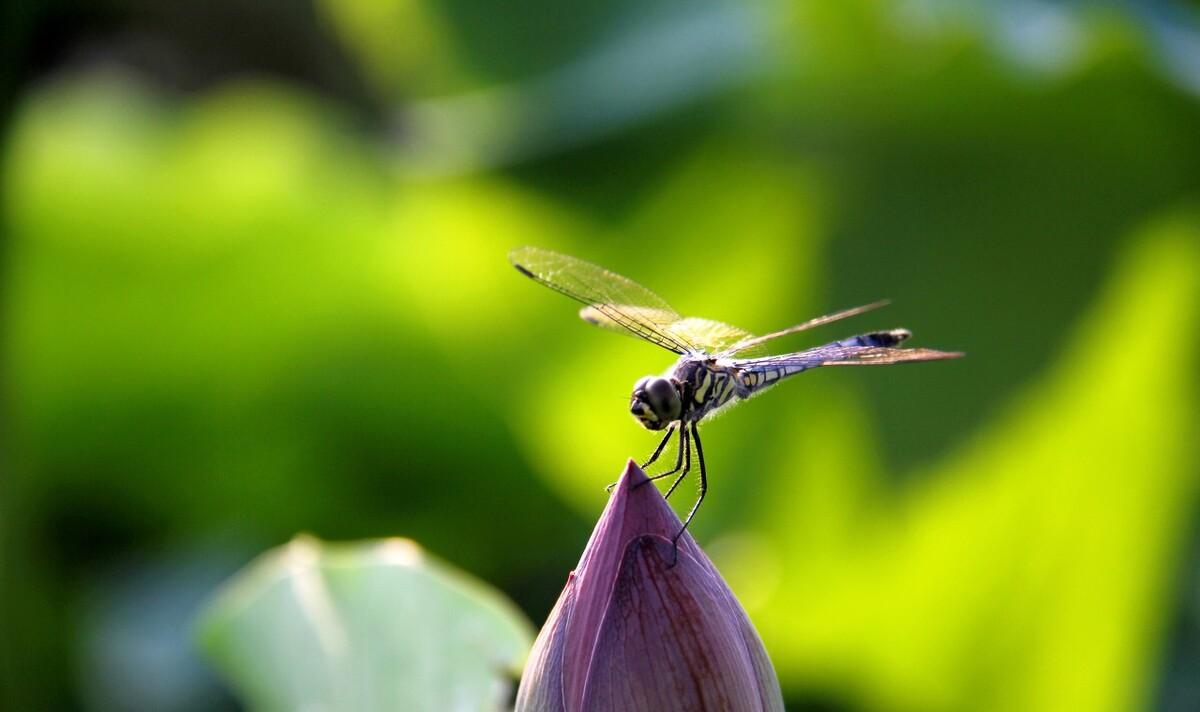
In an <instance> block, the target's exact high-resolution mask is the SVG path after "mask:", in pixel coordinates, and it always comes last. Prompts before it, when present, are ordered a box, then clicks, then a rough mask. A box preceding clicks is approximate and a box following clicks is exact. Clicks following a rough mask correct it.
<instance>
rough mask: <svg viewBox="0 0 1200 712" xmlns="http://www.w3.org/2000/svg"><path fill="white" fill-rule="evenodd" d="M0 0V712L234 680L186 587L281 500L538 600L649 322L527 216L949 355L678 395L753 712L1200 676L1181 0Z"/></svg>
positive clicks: (207, 575) (944, 704) (776, 305)
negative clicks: (605, 307)
mask: <svg viewBox="0 0 1200 712" xmlns="http://www.w3.org/2000/svg"><path fill="white" fill-rule="evenodd" d="M4 12H5V13H7V14H6V15H5V20H4V23H3V25H4V30H3V38H4V42H3V46H4V52H5V54H4V61H5V75H4V85H3V87H2V90H3V92H4V94H3V96H4V98H5V99H7V100H8V101H7V102H6V103H4V104H0V107H5V108H4V113H3V121H4V124H3V157H2V171H3V173H2V180H3V225H4V233H3V247H4V252H3V264H2V269H3V282H2V285H3V286H2V293H0V294H2V298H3V311H4V313H3V319H2V321H0V324H2V327H0V328H2V329H3V361H2V367H3V369H4V373H3V378H2V379H0V383H2V384H3V389H4V411H3V423H2V424H0V433H2V435H3V445H4V450H3V463H2V464H3V470H4V472H3V476H2V479H0V585H2V588H0V604H2V605H0V631H2V633H0V663H2V667H0V708H3V709H13V710H75V709H84V710H110V709H112V710H117V709H120V710H127V709H153V710H200V709H235V708H236V703H235V702H234V701H233V700H232V699H231V698H230V697H229V696H228V694H227V693H225V692H223V691H222V688H221V686H220V684H219V683H218V682H217V681H216V680H215V679H214V678H213V677H212V675H211V673H210V672H208V671H207V669H206V668H205V667H204V666H203V664H202V663H200V662H199V660H198V659H197V656H196V654H195V653H194V651H193V648H192V643H191V641H190V628H189V627H190V625H191V621H192V618H193V616H194V614H195V612H196V610H197V609H198V607H199V605H200V604H201V602H202V601H203V600H204V599H205V598H206V597H207V596H208V595H209V594H210V593H211V592H212V591H213V590H214V589H215V588H216V586H217V585H218V584H219V582H220V581H222V580H223V579H225V578H226V577H228V576H229V575H231V574H232V573H233V572H234V571H236V570H237V569H238V568H239V567H240V566H241V565H242V564H244V563H245V562H246V561H248V560H250V559H251V557H252V556H253V555H255V554H256V553H258V552H261V551H263V550H265V549H267V548H269V547H272V546H275V545H277V544H280V543H282V542H285V541H287V540H288V539H290V538H291V537H292V536H293V535H295V534H296V533H297V532H311V533H313V534H315V535H317V536H320V537H321V538H323V539H332V540H339V539H355V538H369V537H383V536H405V537H410V538H412V539H414V540H415V541H417V542H420V544H421V545H422V546H424V547H425V548H427V549H428V550H429V551H431V552H433V553H434V554H436V555H437V556H439V557H441V558H442V559H445V560H447V561H450V562H453V563H454V564H456V565H457V566H459V567H461V568H463V569H465V570H467V571H469V572H471V573H473V574H475V575H476V576H478V577H480V578H482V579H484V580H486V581H488V582H490V583H491V584H493V585H494V586H495V587H497V588H498V589H500V590H502V591H503V592H505V593H506V594H507V595H509V596H510V597H512V599H513V600H514V601H515V602H516V603H517V604H518V605H519V606H520V607H521V608H523V609H524V611H525V612H526V613H527V614H528V615H529V617H530V618H531V619H532V620H534V621H535V622H540V621H541V620H542V619H543V618H544V616H545V615H546V613H547V612H548V611H549V609H550V606H551V605H552V603H553V601H554V599H555V597H556V596H557V594H558V591H559V589H560V587H561V585H562V583H563V581H564V580H565V576H566V572H567V571H568V570H569V569H570V568H571V566H572V565H573V564H574V562H575V560H576V558H577V556H578V554H579V552H580V551H581V550H582V547H583V544H584V541H585V539H586V536H587V534H588V532H589V530H590V528H591V526H592V524H593V521H594V518H595V517H596V516H597V514H598V513H599V511H600V509H601V507H602V506H603V503H604V501H605V493H604V490H603V485H604V484H606V483H607V482H610V481H611V480H612V479H614V478H615V476H616V475H617V474H618V473H619V472H620V470H621V468H622V466H623V464H624V462H625V459H626V458H627V457H629V456H639V457H640V456H644V454H645V453H647V452H648V451H649V450H650V449H651V448H652V447H653V445H654V444H655V442H656V440H655V438H654V437H653V436H652V435H651V434H648V433H646V432H645V431H642V430H641V429H639V428H638V427H637V426H636V425H635V424H634V423H633V422H632V421H631V419H630V417H629V416H628V414H627V413H626V406H627V401H628V390H629V387H630V386H631V385H632V383H633V381H634V380H635V379H636V378H637V377H639V376H641V375H643V374H645V373H656V372H660V371H662V370H663V369H665V368H666V367H667V366H668V365H669V363H670V355H669V354H666V353H662V352H659V351H657V350H656V349H654V348H653V347H650V346H646V345H644V344H640V343H638V342H636V341H634V340H632V339H622V338H619V337H617V336H614V335H612V334H609V333H606V332H603V331H601V330H598V329H593V328H590V327H588V326H586V325H585V324H583V323H581V322H579V321H578V320H577V319H576V318H575V316H574V312H575V310H574V309H573V307H572V305H571V303H569V302H567V301H566V300H564V299H562V298H560V297H558V296H556V295H554V294H552V293H551V292H549V291H547V290H543V289H540V288H538V287H536V286H535V285H533V284H531V283H530V282H529V281H528V280H524V279H522V278H521V277H520V276H519V275H518V274H517V273H516V272H514V271H513V270H512V269H511V267H510V266H509V265H508V262H507V260H506V257H505V255H506V253H507V251H508V250H509V249H510V248H512V247H515V246H518V245H523V244H535V245H540V246H545V247H551V248H555V249H560V250H562V251H565V252H568V253H571V254H575V255H579V256H581V257H584V258H587V259H591V260H593V261H596V262H599V263H601V264H604V265H606V266H609V267H611V268H613V269H615V270H617V271H619V272H621V273H623V274H627V275H629V276H631V277H633V278H635V279H637V280H639V281H641V282H643V283H645V284H646V285H647V286H649V287H651V288H652V289H654V290H655V291H657V292H659V293H661V294H662V295H663V296H665V297H666V298H668V299H669V300H670V301H671V302H672V303H673V304H674V305H675V306H676V307H677V308H678V309H679V310H680V311H682V312H684V313H686V314H690V315H698V316H706V317H711V318H715V319H720V320H724V321H729V322H731V323H734V324H737V325H739V326H742V327H744V328H747V329H749V330H752V331H759V332H761V331H766V330H770V329H774V328H779V327H783V326H786V325H788V324H791V323H795V322H797V321H801V320H803V319H806V318H808V317H810V316H813V315H815V314H818V313H822V312H824V311H831V310H834V309H837V308H843V307H847V306H851V305H855V304H860V303H865V302H869V301H874V300H876V299H879V298H882V297H888V298H891V299H892V300H893V306H891V307H889V308H888V309H886V310H884V311H880V312H876V313H874V314H871V315H869V316H864V317H860V318H858V319H856V320H855V321H854V322H853V323H851V324H848V325H845V326H838V327H827V328H825V329H824V330H823V331H822V332H821V333H820V334H815V335H810V336H808V337H807V340H805V339H801V338H797V339H796V340H795V341H794V342H789V344H792V345H795V346H800V345H804V344H811V343H815V341H814V340H817V339H825V340H831V339H834V338H840V337H843V336H846V335H849V333H850V331H861V330H867V329H871V328H887V327H895V326H906V327H909V328H911V329H912V330H913V331H914V332H915V334H916V337H915V341H916V343H917V344H919V345H922V346H931V347H935V348H945V349H960V350H963V351H966V352H967V353H968V357H967V358H966V359H962V360H959V361H955V362H951V363H939V364H924V365H918V366H909V367H904V368H895V369H828V370H825V371H818V372H815V373H812V374H808V375H805V376H803V377H802V378H800V379H796V381H794V382H791V383H788V384H787V385H786V386H783V387H781V388H779V389H777V390H776V391H774V392H772V393H771V394H769V395H767V396H764V397H763V398H761V399H758V400H756V401H755V402H754V403H753V404H751V405H749V406H746V407H743V408H739V409H737V410H735V411H734V412H733V413H731V414H730V415H729V416H727V417H722V418H720V419H718V420H717V421H715V422H713V423H712V424H710V425H708V427H706V428H705V430H704V438H705V439H704V445H705V453H706V455H707V456H708V465H709V471H710V474H711V477H710V479H711V490H710V498H709V499H708V500H707V502H706V504H705V507H704V509H703V510H702V512H701V515H700V517H699V518H698V519H697V521H696V523H695V525H694V532H695V534H696V536H697V537H698V539H699V541H700V542H701V543H702V545H704V546H705V547H706V549H707V550H708V551H709V553H710V554H711V555H712V557H713V558H714V559H715V560H716V562H717V563H718V565H719V566H721V567H722V570H723V571H724V572H725V574H726V576H727V578H728V579H729V581H730V584H731V585H732V587H733V589H734V590H735V591H736V592H737V593H738V594H739V596H740V597H741V598H742V600H743V603H744V604H745V606H746V608H747V609H748V611H749V613H750V614H751V616H752V617H753V618H754V620H755V622H756V625H757V626H758V628H759V631H760V633H761V634H762V636H763V638H764V640H765V641H766V644H767V647H768V649H769V650H770V651H771V654H772V657H773V659H774V661H775V664H776V666H777V668H778V671H779V676H780V679H781V682H782V684H783V687H784V693H785V697H786V698H787V700H788V702H789V709H796V710H804V709H815V710H881V711H897V712H907V711H909V710H912V711H916V710H931V711H940V710H946V711H950V710H1030V711H1034V710H1047V711H1056V712H1057V711H1061V710H1171V711H1174V710H1194V709H1197V708H1198V707H1200V575H1198V574H1200V547H1198V546H1197V544H1198V543H1200V538H1198V531H1197V522H1198V521H1200V519H1198V517H1197V515H1198V514H1200V507H1198V503H1200V500H1198V499H1197V494H1198V492H1197V485H1198V484H1200V466H1197V464H1196V456H1197V454H1200V453H1197V442H1198V441H1200V425H1198V423H1200V412H1198V411H1200V406H1198V405H1197V404H1198V402H1200V388H1198V384H1197V374H1198V373H1200V369H1198V368H1197V367H1198V366H1200V359H1198V357H1197V348H1196V347H1197V345H1198V339H1197V333H1198V330H1200V202H1198V199H1200V50H1197V49H1196V48H1197V47H1200V30H1198V28H1200V22H1197V21H1196V12H1197V11H1196V7H1195V5H1194V4H1192V5H1188V4H1178V5H1177V4H1172V3H1143V4H1140V5H1132V6H1130V7H1129V8H1125V7H1123V6H1121V5H1118V4H1109V3H1095V4H1092V3H1067V4H1057V3H1053V4H1052V3H1043V2H1028V1H1022V2H1017V3H1011V4H999V3H996V4H993V3H986V2H963V3H949V2H939V1H938V0H895V1H889V2H885V1H882V0H880V1H878V2H869V1H867V0H853V1H851V2H844V3H823V2H807V1H804V0H797V1H794V2H750V3H740V2H731V1H720V2H717V1H715V0H706V2H702V3H696V2H682V1H679V0H654V2H650V3H633V2H617V3H604V2H598V1H597V0H584V1H583V2H576V3H569V4H561V3H551V2H547V1H546V0H518V2H515V3H505V4H504V5H503V6H502V7H501V6H496V5H493V4H489V3H482V2H476V1H475V0H348V1H346V2H334V1H333V0H322V1H319V2H316V3H314V4H304V3H284V2H269V3H238V2H233V0H225V1H224V2H220V3H217V4H212V3H199V2H192V1H191V0H187V1H185V2H180V3H174V4H171V5H170V6H169V7H166V8H164V7H159V6H158V5H155V4H152V3H148V2H140V1H139V0H110V1H109V2H104V3H98V4H94V5H93V4H88V3H75V2H67V1H66V0H60V1H58V2H50V3H27V4H26V3H19V2H18V3H14V4H12V5H10V6H7V7H6V9H5V11H4ZM1189 43H1190V44H1189ZM683 493H684V495H685V496H683V497H680V498H679V501H678V502H677V506H679V507H680V508H682V507H684V506H686V505H687V504H688V503H689V502H686V501H685V500H687V494H688V491H687V488H685V489H684V490H683Z"/></svg>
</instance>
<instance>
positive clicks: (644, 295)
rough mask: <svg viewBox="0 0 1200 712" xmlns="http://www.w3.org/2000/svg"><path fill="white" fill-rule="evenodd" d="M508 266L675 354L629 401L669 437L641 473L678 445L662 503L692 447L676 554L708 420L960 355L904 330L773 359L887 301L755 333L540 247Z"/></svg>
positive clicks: (587, 317) (586, 315)
mask: <svg viewBox="0 0 1200 712" xmlns="http://www.w3.org/2000/svg"><path fill="white" fill-rule="evenodd" d="M509 260H510V261H511V262H512V264H513V266H514V267H516V268H517V271H519V272H520V273H521V274H523V275H525V276H526V277H529V278H530V279H532V280H534V281H535V282H538V283H539V284H543V285H545V286H547V287H549V288H550V289H553V290H554V291H556V292H558V293H560V294H563V295H566V296H567V297H570V298H571V299H574V300H575V301H577V302H580V303H581V304H583V307H582V308H581V309H580V311H579V315H580V317H582V318H583V320H584V321H587V322H590V323H592V324H595V325H597V326H600V327H603V328H606V329H610V330H614V331H618V332H622V333H626V334H629V335H632V336H636V337H637V338H639V339H642V340H644V341H648V342H650V343H652V344H654V345H656V346H659V347H661V348H663V349H666V350H667V351H670V352H671V353H673V354H676V355H677V356H678V359H677V360H676V361H675V363H674V365H672V366H671V367H670V368H669V369H668V370H667V371H666V373H664V374H663V375H661V376H644V377H642V378H640V379H638V380H637V382H636V383H635V384H634V386H633V394H632V396H631V397H630V401H629V412H630V413H631V414H632V415H633V417H634V418H635V419H636V420H637V422H638V423H640V424H641V425H642V426H643V427H644V428H646V429H647V430H652V431H662V430H665V431H666V434H665V435H664V436H663V438H662V440H661V441H660V442H659V444H658V447H656V448H655V449H654V452H653V453H652V454H651V455H650V458H649V459H648V460H646V462H645V463H643V464H642V468H643V469H645V468H647V467H649V466H650V465H652V464H654V462H656V461H657V460H658V458H659V456H660V455H662V453H663V450H664V449H665V448H666V446H667V444H668V443H669V442H670V441H671V438H672V437H673V436H676V435H677V437H678V439H679V447H678V454H677V455H676V459H675V466H674V467H673V468H672V469H671V470H668V471H667V472H663V473H661V474H657V475H654V476H653V477H650V478H649V479H650V480H651V481H653V480H659V479H663V478H666V477H670V476H672V475H674V476H675V480H674V481H673V482H672V483H671V486H670V487H669V488H668V489H667V492H666V495H664V496H665V497H670V496H671V494H672V493H673V492H674V491H675V488H676V487H678V486H679V483H680V482H682V481H683V480H684V478H685V477H687V475H688V474H689V473H690V472H691V467H692V459H693V458H692V448H693V446H694V447H695V460H696V462H697V464H698V465H699V479H700V484H699V495H698V496H697V498H696V502H695V504H693V505H692V508H691V510H690V511H689V512H688V515H687V518H686V519H684V521H683V526H682V527H681V528H680V530H679V532H678V533H677V534H676V535H675V539H674V542H673V543H674V544H675V545H676V552H678V548H677V547H678V543H679V538H680V537H681V536H683V533H684V532H685V531H687V528H688V525H690V524H691V523H692V519H693V518H694V517H695V516H696V512H697V511H698V510H699V509H700V504H701V503H702V502H703V501H704V497H705V495H706V494H708V471H707V468H706V467H705V464H704V448H703V446H702V445H701V443H700V430H699V428H698V426H699V424H700V422H701V421H703V420H706V419H708V418H712V417H713V416H714V415H716V414H718V413H720V412H721V411H723V410H725V409H726V408H728V407H730V406H732V405H734V404H736V403H739V402H741V401H744V400H748V399H750V398H752V397H754V396H757V395H759V394H761V393H763V392H764V391H766V390H768V389H771V388H773V387H774V386H776V385H778V384H779V383H780V382H781V381H783V380H784V379H786V378H788V377H790V376H794V375H796V374H798V373H802V372H804V371H808V370H810V369H813V368H817V367H820V366H884V365H890V364H896V363H912V362H918V361H940V360H943V359H951V358H958V357H960V356H962V355H963V354H962V353H961V352H958V351H936V350H933V349H923V348H897V347H898V346H899V345H900V343H901V342H903V341H905V340H907V339H908V338H909V337H910V336H912V333H911V332H910V331H908V330H907V329H888V330H885V331H871V332H867V333H864V334H859V335H857V336H852V337H850V338H848V339H842V340H840V341H834V342H831V343H828V344H825V345H823V346H816V347H814V348H810V349H806V350H804V351H797V352H794V353H785V354H779V355H767V354H766V345H767V344H768V342H770V341H773V340H774V339H778V338H780V337H782V336H788V335H790V334H795V333H798V332H801V331H805V330H807V329H811V328H813V327H817V326H821V325H824V324H829V323H831V322H835V321H840V320H842V319H846V318H848V317H852V316H857V315H859V314H863V313H865V312H868V311H871V310H873V309H877V308H879V307H882V306H885V305H886V304H888V301H887V300H882V301H878V302H874V303H871V304H865V305H863V306H858V307H853V308H850V309H844V310H842V311H839V312H834V313H832V314H826V315H824V316H819V317H816V318H814V319H809V320H808V321H805V322H801V323H799V324H796V325H794V326H789V327H788V328H786V329H781V330H779V331H773V332H771V333H769V334H764V335H762V336H754V335H753V334H750V333H749V332H746V331H744V330H742V329H739V328H738V327H736V326H731V325H729V324H724V323H721V322H719V321H713V320H711V319H702V318H698V317H687V318H685V317H682V316H680V315H679V313H678V312H677V311H675V310H674V309H672V308H671V306H670V305H669V304H667V302H666V301H664V300H663V298H662V297H660V296H658V295H657V294H655V293H654V292H652V291H650V290H649V289H647V288H645V287H643V286H642V285H640V284H638V283H637V282H634V281H633V280H631V279H629V278H627V277H623V276H621V275H619V274H617V273H615V272H610V271H609V270H606V269H604V268H603V267H600V266H598V265H595V264H592V263H591V262H587V261H585V260H581V259H579V258H576V257H571V256H570V255H564V254H561V253H558V252H553V251H551V250H546V249H542V248H538V247H519V248H516V249H514V250H512V251H511V252H510V253H509ZM610 489H611V485H610Z"/></svg>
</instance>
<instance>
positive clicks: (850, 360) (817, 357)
mask: <svg viewBox="0 0 1200 712" xmlns="http://www.w3.org/2000/svg"><path fill="white" fill-rule="evenodd" d="M962 355H963V354H962V353H961V352H959V351H936V350H934V349H896V348H890V347H887V346H843V345H840V344H829V345H827V346H817V347H816V348H812V349H808V350H807V351H799V352H797V353H793V354H782V355H779V356H767V357H764V358H749V359H733V360H732V361H730V363H731V364H732V365H733V366H736V367H737V368H741V369H747V370H760V369H779V368H782V369H787V370H791V369H798V370H804V369H809V368H816V367H817V366H885V365H889V364H893V363H911V362H916V361H941V360H943V359H948V358H958V357H960V356H962Z"/></svg>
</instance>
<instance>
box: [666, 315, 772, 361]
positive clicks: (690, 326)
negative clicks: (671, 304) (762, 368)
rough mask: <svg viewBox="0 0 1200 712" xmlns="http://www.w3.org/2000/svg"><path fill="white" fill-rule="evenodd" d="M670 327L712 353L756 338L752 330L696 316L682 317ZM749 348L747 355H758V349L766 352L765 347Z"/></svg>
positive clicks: (672, 331)
mask: <svg viewBox="0 0 1200 712" xmlns="http://www.w3.org/2000/svg"><path fill="white" fill-rule="evenodd" d="M670 329H671V333H673V334H676V335H678V336H679V337H681V338H682V339H684V340H685V341H687V342H688V343H690V344H692V345H694V346H696V347H698V348H700V349H702V350H704V351H705V352H707V353H710V354H716V353H720V352H722V351H724V350H726V349H728V348H729V347H731V346H733V345H734V344H737V343H739V342H743V341H747V340H749V339H752V338H754V337H753V335H752V334H750V332H748V331H746V330H744V329H739V328H738V327H736V326H733V325H732V324H725V323H723V322H719V321H713V320H712V319H701V318H700V317H695V316H689V317H687V318H685V319H680V320H679V321H677V322H675V323H674V324H671V327H670ZM747 349H748V351H749V352H750V353H748V354H747V355H758V354H757V353H754V352H756V351H757V352H760V353H765V352H766V351H765V349H763V348H761V347H757V346H749V347H747Z"/></svg>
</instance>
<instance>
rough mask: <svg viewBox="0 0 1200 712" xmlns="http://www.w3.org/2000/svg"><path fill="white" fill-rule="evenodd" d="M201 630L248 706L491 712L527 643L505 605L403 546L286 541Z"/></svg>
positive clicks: (215, 608) (238, 583)
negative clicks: (489, 711)
mask: <svg viewBox="0 0 1200 712" xmlns="http://www.w3.org/2000/svg"><path fill="white" fill-rule="evenodd" d="M200 625H201V627H200V637H201V640H202V642H203V645H204V648H205V650H206V652H207V653H208V655H209V656H210V658H211V659H213V660H214V662H215V663H216V664H217V665H218V667H219V668H220V669H221V671H222V672H223V673H224V674H225V675H226V676H227V678H228V679H229V680H231V681H232V682H233V683H234V685H235V687H236V688H237V690H238V692H239V696H240V698H241V699H242V700H243V701H244V702H245V703H246V705H247V707H248V708H249V709H252V710H298V709H325V710H363V711H364V712H369V711H370V710H405V709H428V710H435V709H436V710H499V709H503V708H504V707H505V706H506V705H507V700H508V698H509V697H510V696H511V694H512V693H511V690H510V689H509V688H510V687H511V678H513V677H515V676H516V675H517V674H519V673H520V670H521V665H522V663H523V662H524V660H525V654H526V653H527V652H528V650H529V646H530V645H532V644H533V635H532V630H531V626H530V624H529V621H528V620H526V619H525V618H524V617H523V616H522V615H521V614H520V613H518V612H517V611H515V610H513V608H512V604H511V603H509V602H508V600H507V599H505V598H504V597H503V596H502V595H500V594H499V593H497V592H496V591H494V590H491V589H490V588H489V587H487V586H486V585H484V584H481V583H480V582H478V581H475V580H473V579H471V578H470V577H468V576H466V575H464V574H462V573H461V572H459V571H456V570H454V569H452V568H450V567H449V566H447V565H445V564H443V563H441V562H438V561H434V560H432V559H430V558H429V556H428V555H427V554H425V553H424V552H423V551H421V549H420V548H419V547H418V546H417V545H416V544H414V543H413V542H411V541H407V540H404V539H384V540H379V541H371V542H362V543H359V544H353V545H323V544H321V543H320V542H317V541H315V540H313V539H311V538H307V537H301V538H297V539H294V540H293V541H292V542H291V543H289V544H287V545H286V546H283V547H281V548H279V549H276V550H273V551H271V552H268V553H267V554H264V555H263V556H262V557H260V558H259V559H258V560H256V561H255V562H254V563H252V564H251V565H250V567H249V568H247V569H246V570H245V571H242V572H241V573H239V574H238V576H237V578H236V579H234V580H233V581H231V582H230V583H229V584H227V586H226V587H225V589H224V590H223V591H222V592H221V595H220V596H219V597H218V598H217V599H216V600H215V601H214V602H213V603H212V604H211V606H210V607H209V609H208V610H207V611H206V612H205V614H204V618H203V620H202V622H201V624H200ZM506 671H507V675H508V678H509V679H506V678H505V673H506Z"/></svg>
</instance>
